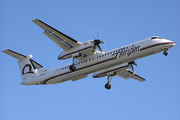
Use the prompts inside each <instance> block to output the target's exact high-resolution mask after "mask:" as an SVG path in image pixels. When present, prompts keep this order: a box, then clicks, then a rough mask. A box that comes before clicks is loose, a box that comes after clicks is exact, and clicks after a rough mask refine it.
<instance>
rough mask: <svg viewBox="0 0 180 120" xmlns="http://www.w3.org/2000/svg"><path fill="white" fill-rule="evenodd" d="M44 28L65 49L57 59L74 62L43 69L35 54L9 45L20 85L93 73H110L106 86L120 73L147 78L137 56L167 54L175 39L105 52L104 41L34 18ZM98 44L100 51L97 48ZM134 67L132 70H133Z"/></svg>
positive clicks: (147, 41) (146, 41)
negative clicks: (72, 34)
mask: <svg viewBox="0 0 180 120" xmlns="http://www.w3.org/2000/svg"><path fill="white" fill-rule="evenodd" d="M32 22H34V23H35V24H36V25H38V26H39V27H41V28H42V29H43V30H44V34H45V35H46V37H48V38H50V39H51V40H52V41H53V42H54V43H55V44H56V45H57V46H59V47H61V48H62V49H63V50H64V51H62V52H61V54H60V55H59V56H58V60H64V59H69V58H72V63H71V64H68V65H64V66H61V67H57V68H51V69H41V68H43V66H42V65H40V64H39V63H37V62H36V61H34V60H33V59H32V55H28V56H25V55H22V54H20V53H17V52H15V51H12V50H10V49H6V50H4V51H3V52H4V53H6V54H8V55H10V56H12V57H14V58H16V59H17V60H18V64H19V68H20V72H21V76H22V80H23V82H21V85H46V84H58V83H62V82H66V81H69V80H72V81H77V80H80V79H83V78H86V77H87V76H88V75H89V74H92V73H94V74H93V78H100V77H105V76H107V83H106V84H105V88H106V89H108V90H109V89H111V84H110V82H111V80H112V78H113V77H115V76H118V77H121V78H124V80H126V79H129V78H132V79H135V80H138V81H140V82H143V81H146V79H144V78H143V77H141V76H139V75H137V74H136V73H135V70H134V67H133V65H135V66H138V64H136V63H135V60H138V59H140V58H144V57H146V56H150V55H153V54H156V53H159V52H163V54H164V55H165V56H167V55H168V50H169V49H170V48H172V47H173V46H174V45H175V43H174V42H173V41H170V40H168V39H164V38H162V37H159V36H153V37H150V38H147V39H144V40H141V41H138V42H135V43H132V44H128V45H125V46H122V47H119V48H116V49H113V50H109V51H107V52H103V50H102V49H101V47H100V45H99V44H104V43H105V42H104V41H101V40H100V39H98V35H99V32H98V35H97V39H95V37H94V36H93V34H92V32H91V34H92V36H93V37H94V40H89V41H85V42H79V41H77V40H75V39H73V38H71V37H69V36H67V35H66V34H64V33H62V32H60V31H58V30H56V29H55V28H53V27H51V26H49V25H48V24H46V23H44V22H43V21H41V20H39V19H34V20H32ZM97 48H98V49H99V50H100V51H97ZM130 69H132V71H130Z"/></svg>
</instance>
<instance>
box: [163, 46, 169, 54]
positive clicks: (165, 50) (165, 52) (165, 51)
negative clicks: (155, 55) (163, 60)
mask: <svg viewBox="0 0 180 120" xmlns="http://www.w3.org/2000/svg"><path fill="white" fill-rule="evenodd" d="M167 51H168V49H167V48H165V49H164V52H163V54H164V55H165V56H167V55H168V52H167Z"/></svg>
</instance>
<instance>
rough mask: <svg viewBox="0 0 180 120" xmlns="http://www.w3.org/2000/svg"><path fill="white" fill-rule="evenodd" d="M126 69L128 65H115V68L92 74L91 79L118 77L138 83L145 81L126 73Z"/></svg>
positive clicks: (129, 72) (135, 75)
mask: <svg viewBox="0 0 180 120" xmlns="http://www.w3.org/2000/svg"><path fill="white" fill-rule="evenodd" d="M127 68H128V63H125V64H121V65H117V66H115V67H111V68H108V69H104V70H101V71H99V72H96V73H94V75H93V78H99V77H104V76H108V75H109V76H114V75H115V76H118V77H121V78H124V79H125V80H126V79H129V78H133V79H135V80H138V81H141V82H143V81H146V80H145V79H144V78H142V77H140V76H139V75H137V74H133V72H131V71H127V70H126V69H127Z"/></svg>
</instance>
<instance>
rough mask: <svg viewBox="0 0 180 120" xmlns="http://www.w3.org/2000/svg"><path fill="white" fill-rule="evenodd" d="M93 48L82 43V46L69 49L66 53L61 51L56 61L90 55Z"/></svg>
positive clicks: (86, 43)
mask: <svg viewBox="0 0 180 120" xmlns="http://www.w3.org/2000/svg"><path fill="white" fill-rule="evenodd" d="M93 47H94V46H93V45H92V44H89V43H88V42H83V43H82V45H80V46H77V47H74V48H70V49H69V50H68V51H63V52H62V53H61V54H60V55H59V56H58V60H64V59H68V58H72V57H76V56H79V55H81V54H83V55H90V54H93V52H94V48H93Z"/></svg>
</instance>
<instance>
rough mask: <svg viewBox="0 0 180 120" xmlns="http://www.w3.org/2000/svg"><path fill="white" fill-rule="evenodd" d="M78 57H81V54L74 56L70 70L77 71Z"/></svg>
mask: <svg viewBox="0 0 180 120" xmlns="http://www.w3.org/2000/svg"><path fill="white" fill-rule="evenodd" d="M78 57H81V54H79V55H78V56H74V57H73V64H72V65H70V66H69V69H70V70H71V71H75V70H76V66H75V62H76V60H77V58H78Z"/></svg>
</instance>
